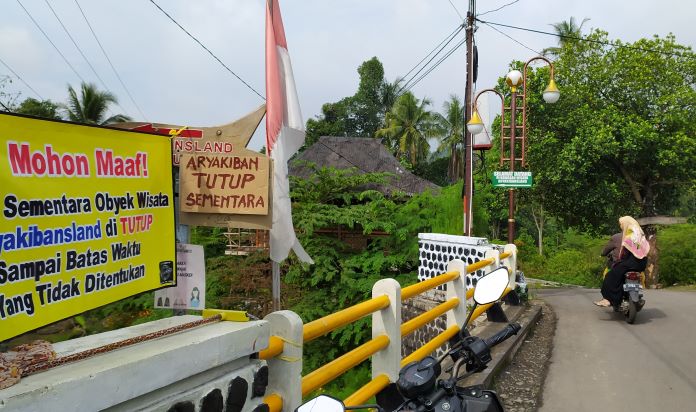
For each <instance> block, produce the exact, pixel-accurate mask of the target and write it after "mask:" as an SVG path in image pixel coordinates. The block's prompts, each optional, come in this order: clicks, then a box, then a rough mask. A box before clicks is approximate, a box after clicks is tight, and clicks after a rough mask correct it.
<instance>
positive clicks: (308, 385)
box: [0, 236, 517, 412]
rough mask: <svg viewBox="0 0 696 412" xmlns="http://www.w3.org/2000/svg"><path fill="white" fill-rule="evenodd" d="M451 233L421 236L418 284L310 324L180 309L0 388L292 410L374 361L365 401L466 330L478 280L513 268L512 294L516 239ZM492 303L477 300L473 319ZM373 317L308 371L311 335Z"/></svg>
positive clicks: (174, 407)
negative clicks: (365, 337)
mask: <svg viewBox="0 0 696 412" xmlns="http://www.w3.org/2000/svg"><path fill="white" fill-rule="evenodd" d="M452 238H453V237H447V236H445V237H434V238H433V237H425V238H422V239H421V252H422V256H421V265H422V267H421V268H420V269H422V270H420V271H419V279H420V280H421V281H420V282H418V283H416V284H413V285H410V286H406V287H402V286H401V285H399V284H398V283H397V282H396V281H395V280H393V279H383V280H381V281H379V282H377V283H376V284H375V285H374V287H373V291H372V294H373V298H372V299H370V300H368V301H365V302H362V303H359V304H357V305H355V306H352V307H350V308H346V309H344V310H342V311H340V312H336V313H333V314H331V315H328V316H326V317H324V318H321V319H317V320H314V321H312V322H309V323H306V324H303V322H302V320H301V319H300V318H299V316H298V315H296V314H295V313H293V312H290V311H279V312H273V313H271V314H269V315H268V316H266V318H264V319H263V320H258V321H248V319H246V316H245V314H241V315H240V314H239V313H227V312H221V311H204V313H203V318H201V317H196V316H180V317H173V318H168V319H162V320H158V321H155V322H150V323H147V324H143V325H137V326H132V327H129V328H125V329H121V330H117V331H111V332H107V333H102V334H99V335H93V336H87V337H84V338H80V339H75V340H71V341H66V342H62V343H58V344H56V345H55V346H54V347H55V350H56V352H57V354H58V360H57V361H55V362H53V363H52V364H50V365H46V366H52V367H51V368H47V370H45V371H37V373H34V374H31V375H29V376H26V377H24V378H23V379H22V380H21V382H20V383H18V384H16V385H14V386H12V387H10V388H8V389H5V390H3V391H0V410H7V411H32V412H33V411H56V410H79V411H92V410H94V411H96V410H108V411H133V410H143V411H172V412H174V411H223V410H224V411H240V412H241V411H293V410H294V409H295V408H296V407H297V406H298V405H299V404H300V403H301V399H302V397H303V396H306V395H308V394H309V393H311V392H313V391H315V390H316V389H318V388H320V387H322V386H323V385H325V384H327V383H328V382H330V381H332V380H333V379H335V378H336V377H338V376H340V375H342V374H343V373H345V372H346V371H347V370H349V369H350V368H352V367H354V366H356V365H358V364H360V363H362V362H363V361H365V360H367V359H368V358H371V360H372V380H371V381H370V382H366V384H365V385H364V386H363V387H362V388H360V389H359V390H358V391H357V392H355V393H354V394H353V395H351V396H349V397H348V398H346V399H345V403H346V404H347V405H357V404H361V403H364V402H365V401H367V400H368V399H369V398H371V397H372V396H374V395H375V394H376V393H377V392H379V391H380V390H381V389H383V388H384V387H386V386H387V385H388V384H389V383H390V382H395V381H396V379H397V377H398V372H399V369H400V368H401V367H402V366H403V365H405V364H408V363H410V362H412V361H414V360H420V359H422V358H424V357H425V356H427V355H429V354H431V353H433V352H435V351H436V350H437V349H438V348H440V347H441V346H442V345H444V344H446V342H447V341H448V340H449V339H450V338H451V337H452V336H454V335H455V334H456V333H457V332H459V330H460V328H461V327H462V325H464V323H465V321H466V317H467V301H468V300H470V299H471V298H472V296H473V290H474V285H475V283H476V279H477V278H479V277H480V276H482V275H483V274H484V273H487V272H489V271H491V270H493V269H494V268H497V267H500V266H505V267H507V268H508V271H509V272H508V273H509V283H508V288H507V290H506V292H505V293H506V294H507V293H508V292H510V291H512V290H514V288H515V286H516V283H515V273H516V266H517V265H516V262H517V250H516V248H515V246H514V245H505V246H498V245H491V244H488V243H487V242H484V241H482V240H481V239H470V240H471V241H472V243H470V244H462V245H459V246H461V247H459V246H457V247H453V244H452V242H453V241H454V240H453V239H452ZM455 246H456V245H455ZM431 249H432V250H431ZM453 257H456V258H455V259H452V258H453ZM426 268H427V269H430V270H428V271H426V270H425V269H426ZM442 272H444V273H442ZM438 273H439V274H438ZM443 289H444V290H443ZM491 307H493V304H489V305H483V306H480V307H478V308H477V309H476V310H475V311H474V313H473V314H472V319H476V318H477V317H479V315H481V314H483V313H485V312H486V310H488V309H490V308H491ZM365 316H371V317H372V337H373V338H372V339H371V340H370V341H368V342H366V343H364V344H362V345H361V346H359V347H358V348H356V349H354V350H353V351H351V352H349V353H346V354H344V355H342V356H340V357H338V358H337V359H335V360H333V361H331V362H329V363H328V364H326V365H324V366H322V367H320V368H319V369H317V370H315V371H313V372H311V373H309V374H307V375H306V376H302V353H303V344H304V343H306V342H309V341H311V340H313V339H315V338H317V337H319V336H323V335H326V334H328V333H330V332H331V331H333V330H335V329H337V328H339V327H342V326H345V325H347V324H349V323H352V322H354V321H356V320H358V319H360V318H363V317H365ZM206 319H207V320H206ZM404 319H406V321H405V322H403V321H402V320H404ZM426 325H428V326H426ZM416 332H418V333H416ZM409 336H410V337H411V338H410V339H409ZM413 336H416V338H415V339H414V338H413ZM151 338H152V339H151ZM404 338H406V340H405V342H408V344H407V345H402V341H403V340H404ZM69 360H70V361H73V360H74V362H70V363H67V361H69ZM63 363H65V364H63Z"/></svg>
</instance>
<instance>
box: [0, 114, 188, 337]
mask: <svg viewBox="0 0 696 412" xmlns="http://www.w3.org/2000/svg"><path fill="white" fill-rule="evenodd" d="M0 182H1V183H0V197H1V200H2V206H1V207H2V216H1V217H0V341H2V340H4V339H7V338H10V337H13V336H16V335H19V334H22V333H24V332H27V331H30V330H32V329H36V328H38V327H41V326H44V325H47V324H49V323H52V322H55V321H57V320H60V319H64V318H66V317H69V316H72V315H75V314H78V313H81V312H84V311H86V310H89V309H93V308H96V307H98V306H102V305H105V304H107V303H111V302H114V301H117V300H119V299H123V298H126V297H128V296H132V295H135V294H137V293H140V292H143V291H147V290H152V289H157V288H160V287H163V286H170V285H173V284H175V281H176V277H175V276H176V274H175V267H174V266H175V265H174V262H175V227H174V197H173V192H172V190H173V183H172V173H171V145H170V142H169V139H168V138H167V137H164V136H153V135H146V134H141V133H132V132H125V131H120V130H112V129H106V128H99V127H89V126H81V125H75V124H69V123H61V122H52V121H46V120H37V119H28V118H23V117H18V116H12V115H6V114H0Z"/></svg>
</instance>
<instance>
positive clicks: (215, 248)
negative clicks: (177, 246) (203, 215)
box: [191, 226, 226, 258]
mask: <svg viewBox="0 0 696 412" xmlns="http://www.w3.org/2000/svg"><path fill="white" fill-rule="evenodd" d="M225 230H226V229H224V228H220V227H205V226H194V227H191V243H192V244H194V245H200V246H203V255H204V256H205V257H206V258H207V257H213V256H220V255H224V254H225V247H226V243H225V238H224V236H223V232H225Z"/></svg>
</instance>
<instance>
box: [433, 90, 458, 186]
mask: <svg viewBox="0 0 696 412" xmlns="http://www.w3.org/2000/svg"><path fill="white" fill-rule="evenodd" d="M444 109H445V116H444V117H442V116H440V118H441V123H442V126H441V127H442V130H443V133H442V135H441V136H440V145H439V146H438V148H437V153H438V154H442V155H444V156H449V164H448V165H447V178H448V179H449V180H450V182H454V181H456V180H457V179H459V178H461V177H463V176H464V169H463V167H462V166H463V163H462V158H461V155H462V153H461V147H462V144H463V143H464V107H463V105H462V101H461V100H460V99H459V97H457V96H456V95H450V99H449V101H446V102H445V104H444Z"/></svg>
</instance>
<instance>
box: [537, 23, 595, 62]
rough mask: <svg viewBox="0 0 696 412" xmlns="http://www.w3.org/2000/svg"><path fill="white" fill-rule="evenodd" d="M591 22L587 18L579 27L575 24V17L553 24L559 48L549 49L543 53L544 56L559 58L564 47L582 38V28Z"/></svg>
mask: <svg viewBox="0 0 696 412" xmlns="http://www.w3.org/2000/svg"><path fill="white" fill-rule="evenodd" d="M589 20H590V19H588V18H587V17H585V18H584V19H582V23H580V25H579V26H578V25H577V24H575V17H571V18H570V20H568V21H565V20H564V21H559V22H558V23H554V24H552V25H551V27H553V28H554V30H555V31H556V35H557V36H558V47H547V48H545V49H544V50H543V51H542V54H545V55H548V54H550V55H552V56H558V55H559V54H560V53H561V50H562V49H563V46H565V45H566V44H568V43H569V42H573V41H575V38H576V37H581V36H582V26H584V25H585V23H587V22H588V21H589Z"/></svg>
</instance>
